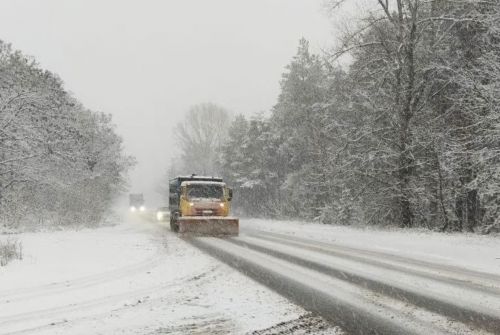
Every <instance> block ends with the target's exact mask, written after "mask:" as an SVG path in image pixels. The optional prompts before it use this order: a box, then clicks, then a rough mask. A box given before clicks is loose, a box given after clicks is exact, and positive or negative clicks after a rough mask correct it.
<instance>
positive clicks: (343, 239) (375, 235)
mask: <svg viewBox="0 0 500 335" xmlns="http://www.w3.org/2000/svg"><path fill="white" fill-rule="evenodd" d="M240 225H241V230H242V232H245V230H247V231H249V230H251V229H256V230H263V231H269V232H276V233H281V234H288V235H292V236H297V237H304V238H310V239H314V240H317V241H323V242H331V243H335V244H337V245H341V246H347V247H352V248H358V249H366V250H371V251H379V252H386V253H390V254H394V255H399V256H405V257H410V258H415V259H421V260H426V261H430V262H436V263H439V264H446V265H453V266H459V267H463V268H468V269H471V270H476V271H481V272H488V273H493V274H500V237H498V236H488V235H486V236H484V235H475V234H461V233H446V234H445V233H437V232H431V231H421V230H402V229H393V230H388V229H376V228H370V227H368V228H364V229H362V228H357V227H348V226H332V225H324V224H317V223H306V222H298V221H277V220H267V219H241V220H240Z"/></svg>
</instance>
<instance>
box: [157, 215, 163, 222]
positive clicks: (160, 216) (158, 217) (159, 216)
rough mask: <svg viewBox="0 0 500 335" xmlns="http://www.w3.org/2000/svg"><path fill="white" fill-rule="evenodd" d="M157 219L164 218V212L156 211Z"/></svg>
mask: <svg viewBox="0 0 500 335" xmlns="http://www.w3.org/2000/svg"><path fill="white" fill-rule="evenodd" d="M156 219H157V220H158V221H161V220H163V214H162V213H156Z"/></svg>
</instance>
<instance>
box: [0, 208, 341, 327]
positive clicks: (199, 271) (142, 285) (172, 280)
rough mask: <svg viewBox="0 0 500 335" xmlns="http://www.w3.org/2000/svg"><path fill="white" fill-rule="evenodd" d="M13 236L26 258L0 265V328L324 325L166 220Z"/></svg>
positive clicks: (134, 220) (136, 220) (322, 321)
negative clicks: (177, 231) (172, 230)
mask: <svg viewBox="0 0 500 335" xmlns="http://www.w3.org/2000/svg"><path fill="white" fill-rule="evenodd" d="M11 238H12V237H11ZM17 238H19V239H21V240H22V242H23V245H24V252H25V256H24V260H23V261H14V262H12V263H10V264H9V265H8V266H7V267H2V268H0V334H116V333H120V334H248V333H252V332H254V331H259V330H262V329H266V328H269V327H274V326H275V325H276V324H277V323H279V322H290V323H292V324H293V323H299V324H303V327H306V326H307V324H308V322H309V324H311V322H312V323H314V324H315V326H314V327H318V329H319V328H324V324H325V322H324V320H321V319H317V318H316V319H315V318H313V317H310V316H308V315H307V312H306V311H305V310H304V309H302V308H300V307H298V306H295V305H294V304H292V303H290V302H288V301H287V300H286V299H285V298H282V297H281V296H279V295H277V294H275V293H273V292H272V291H271V290H269V289H268V288H266V287H264V286H262V285H259V284H257V283H256V282H254V281H253V280H251V279H249V278H247V277H245V276H243V275H242V274H240V273H239V272H237V271H234V270H233V269H231V268H230V267H228V266H227V265H225V264H222V263H220V262H218V261H216V260H214V259H213V258H211V257H209V256H207V255H204V254H203V253H202V252H200V251H199V250H197V249H196V248H193V247H192V246H190V245H189V244H188V243H186V242H185V241H183V240H182V239H179V238H177V236H176V235H174V234H172V233H170V231H169V230H168V229H167V228H166V227H165V226H164V225H159V224H157V223H151V222H144V221H142V220H138V219H137V218H135V219H134V218H132V219H130V220H128V221H127V222H125V223H123V224H120V225H118V226H115V227H106V228H100V229H96V230H91V229H85V230H82V231H78V232H71V231H69V232H68V231H61V232H46V233H36V234H35V233H33V234H31V233H30V234H21V235H20V236H17ZM327 327H328V326H327ZM335 333H337V331H335V329H333V330H331V331H328V332H325V334H335ZM259 334H260V333H259ZM262 334H267V333H266V332H263V333H262Z"/></svg>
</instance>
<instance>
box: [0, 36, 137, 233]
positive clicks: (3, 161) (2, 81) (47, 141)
mask: <svg viewBox="0 0 500 335" xmlns="http://www.w3.org/2000/svg"><path fill="white" fill-rule="evenodd" d="M133 164H134V160H133V159H132V158H131V157H128V156H126V155H125V154H124V153H123V148H122V139H121V138H120V137H119V136H118V135H117V134H116V132H115V128H114V125H113V123H112V121H111V116H110V115H107V114H103V113H100V112H94V111H91V110H89V109H87V108H85V107H84V106H83V105H82V104H80V103H79V102H78V101H77V100H76V99H75V98H74V97H73V96H72V95H71V94H69V93H68V92H67V91H66V90H65V89H64V85H63V82H62V81H61V79H59V78H58V76H56V75H55V74H53V73H51V72H49V71H46V70H42V69H41V68H40V67H39V66H38V64H37V63H36V62H35V60H34V59H32V58H30V57H27V56H24V55H23V54H22V53H20V52H19V51H14V50H12V48H11V46H10V45H9V44H7V43H4V42H2V41H0V218H1V220H0V225H2V226H3V229H2V230H9V229H17V228H19V227H20V226H30V227H32V228H37V227H46V226H49V225H51V226H63V225H81V224H85V225H97V224H99V223H100V222H102V220H103V219H104V217H105V216H106V215H107V214H109V210H110V208H111V204H112V202H113V201H114V199H115V198H116V197H117V196H118V195H119V194H120V193H121V192H122V191H123V190H125V186H126V172H127V171H128V170H129V168H131V167H132V166H133Z"/></svg>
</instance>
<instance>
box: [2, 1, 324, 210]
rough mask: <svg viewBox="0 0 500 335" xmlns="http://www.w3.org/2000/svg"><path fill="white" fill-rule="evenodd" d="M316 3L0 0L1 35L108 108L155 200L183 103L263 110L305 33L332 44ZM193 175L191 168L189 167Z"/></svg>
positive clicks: (138, 178)
mask: <svg viewBox="0 0 500 335" xmlns="http://www.w3.org/2000/svg"><path fill="white" fill-rule="evenodd" d="M322 4H323V1H322V0H245V1H243V0H175V1H174V0H127V1H125V0H0V39H2V40H4V41H6V42H10V43H11V44H12V45H13V47H14V48H15V49H19V50H21V51H22V52H23V53H25V54H27V55H31V56H34V57H35V58H36V60H37V61H38V62H39V63H40V64H41V66H42V67H43V68H46V69H49V70H51V71H52V72H55V73H57V74H58V75H59V76H60V77H61V78H62V79H63V80H64V82H65V84H66V88H67V89H68V90H69V91H71V92H72V93H73V94H74V95H75V96H76V97H77V98H78V99H79V100H80V101H81V102H82V103H83V104H84V105H85V106H87V107H89V108H91V109H94V110H99V111H103V112H106V113H111V114H112V115H113V119H114V122H115V123H116V124H117V131H118V133H119V134H121V135H122V136H123V138H124V142H125V148H126V151H127V152H128V153H130V154H132V155H134V156H135V157H136V158H137V160H138V163H139V164H138V166H137V168H136V169H135V170H134V171H133V172H132V174H131V183H132V191H138V192H144V193H145V194H146V200H147V199H148V197H149V199H153V198H156V195H155V194H153V193H154V185H155V183H156V182H158V181H159V180H160V178H161V177H162V174H163V173H164V171H165V169H166V167H167V165H168V163H169V160H170V159H171V157H172V156H173V152H174V148H175V144H174V143H173V138H172V135H171V129H172V127H173V126H174V125H175V124H176V123H177V122H178V121H179V120H180V118H181V117H182V114H183V113H184V112H185V111H186V110H187V109H188V108H189V106H191V105H193V104H197V103H201V102H208V101H210V102H214V103H217V104H220V105H222V106H224V107H226V108H227V109H229V110H231V111H233V112H234V113H243V114H246V115H251V114H252V113H254V112H259V111H269V110H270V108H271V107H272V106H273V105H274V104H275V102H276V98H277V96H278V93H279V81H280V77H281V73H282V72H283V71H284V67H285V66H286V64H287V63H289V62H290V60H291V58H292V56H293V55H294V54H295V52H296V49H297V45H298V40H299V39H300V38H301V37H305V38H306V39H308V40H309V41H310V43H311V46H312V47H313V49H315V50H319V49H320V48H324V47H327V46H328V45H331V41H332V35H333V33H332V31H333V30H332V25H331V23H330V19H329V18H328V16H327V15H326V13H325V11H324V9H323V7H322ZM187 172H189V171H187Z"/></svg>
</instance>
